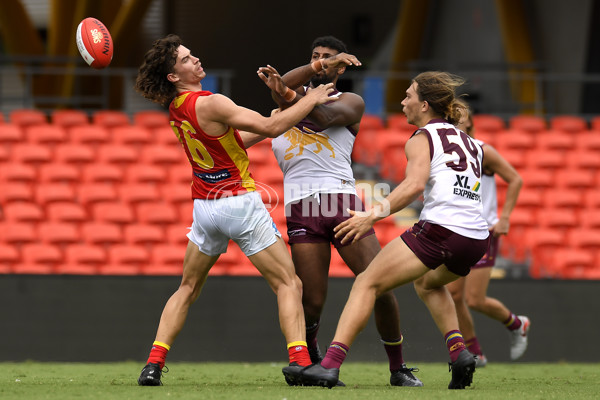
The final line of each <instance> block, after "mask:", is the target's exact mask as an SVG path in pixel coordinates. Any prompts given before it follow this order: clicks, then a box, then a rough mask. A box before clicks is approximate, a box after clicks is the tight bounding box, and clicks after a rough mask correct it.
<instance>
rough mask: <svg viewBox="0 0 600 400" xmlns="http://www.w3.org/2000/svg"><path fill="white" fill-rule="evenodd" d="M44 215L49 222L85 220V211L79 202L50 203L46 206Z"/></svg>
mask: <svg viewBox="0 0 600 400" xmlns="http://www.w3.org/2000/svg"><path fill="white" fill-rule="evenodd" d="M46 216H47V219H48V221H49V222H68V223H72V224H81V223H83V222H86V221H87V219H88V217H87V212H86V211H85V209H84V208H83V207H82V206H81V204H79V203H75V202H73V203H63V202H59V203H51V204H48V205H47V206H46Z"/></svg>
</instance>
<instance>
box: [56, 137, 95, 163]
mask: <svg viewBox="0 0 600 400" xmlns="http://www.w3.org/2000/svg"><path fill="white" fill-rule="evenodd" d="M95 159H96V153H95V149H94V148H93V146H88V145H85V144H78V143H71V142H69V143H64V144H61V145H58V146H56V148H55V149H54V160H55V161H57V162H64V163H69V164H75V165H77V166H83V165H85V164H89V163H92V162H94V161H95Z"/></svg>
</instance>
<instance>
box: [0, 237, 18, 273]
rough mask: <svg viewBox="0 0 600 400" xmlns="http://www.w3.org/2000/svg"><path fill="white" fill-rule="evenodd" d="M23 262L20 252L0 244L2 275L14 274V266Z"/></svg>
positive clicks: (0, 270) (0, 268)
mask: <svg viewBox="0 0 600 400" xmlns="http://www.w3.org/2000/svg"><path fill="white" fill-rule="evenodd" d="M20 260H21V256H20V255H19V252H18V251H17V249H16V248H15V247H14V246H8V245H6V244H3V243H0V274H9V273H12V272H13V266H14V265H15V264H17V263H18V262H19V261H20Z"/></svg>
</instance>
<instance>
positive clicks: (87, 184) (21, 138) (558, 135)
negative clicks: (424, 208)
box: [0, 110, 600, 279]
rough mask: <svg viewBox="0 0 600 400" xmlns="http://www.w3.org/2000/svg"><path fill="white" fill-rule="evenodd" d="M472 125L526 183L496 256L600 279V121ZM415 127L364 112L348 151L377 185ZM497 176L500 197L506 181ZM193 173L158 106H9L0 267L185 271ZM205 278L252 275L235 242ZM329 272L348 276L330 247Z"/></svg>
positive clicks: (491, 119) (400, 163)
mask: <svg viewBox="0 0 600 400" xmlns="http://www.w3.org/2000/svg"><path fill="white" fill-rule="evenodd" d="M3 117H4V116H3ZM474 121H475V132H476V137H478V138H481V139H482V140H485V141H486V142H488V143H490V144H492V145H493V146H494V147H496V148H497V149H498V151H499V152H500V153H501V154H502V155H503V156H504V157H505V158H506V159H508V160H509V162H511V163H512V164H513V165H514V166H515V167H516V168H517V169H518V171H519V172H520V174H521V175H522V177H523V179H524V186H523V189H522V191H521V195H520V197H519V201H518V204H517V207H516V208H515V210H514V212H513V215H512V217H511V231H510V233H509V235H508V236H507V237H505V238H503V239H502V240H501V249H500V254H501V256H502V257H504V258H505V259H506V260H507V261H508V262H510V263H515V264H518V265H527V266H528V273H529V275H530V276H531V277H533V278H554V279H600V272H599V271H600V262H599V261H600V190H598V189H597V187H598V186H599V184H600V157H599V156H598V150H600V117H598V118H595V119H593V120H591V121H590V122H589V123H588V121H586V120H584V119H582V118H579V117H574V116H568V115H561V116H556V117H553V118H550V119H548V120H545V119H543V118H540V117H533V116H526V115H520V116H514V117H512V118H510V119H508V120H506V121H505V120H503V119H501V118H499V117H497V116H493V115H474ZM413 131H414V129H413V127H412V126H411V125H409V124H408V123H407V122H406V118H405V117H404V116H403V115H390V116H388V118H387V119H382V118H380V117H378V116H374V115H366V116H365V117H364V118H363V121H362V123H361V130H360V132H359V134H358V136H357V139H356V143H355V147H354V151H353V154H352V159H353V162H354V163H355V165H359V166H363V167H365V168H368V169H369V170H371V171H373V172H374V174H376V176H377V179H376V180H375V181H373V182H372V183H371V184H374V183H375V182H377V181H385V182H388V183H390V184H391V185H392V186H394V185H396V184H397V183H399V182H400V181H401V180H402V179H403V177H404V170H405V168H406V157H405V155H404V145H405V143H406V141H407V140H408V138H409V137H410V135H411V134H412V132H413ZM248 153H249V155H250V160H251V167H250V169H251V171H252V173H253V175H254V178H255V179H256V181H257V182H260V183H262V184H266V185H268V186H269V190H271V191H273V193H270V192H269V193H266V192H265V193H263V194H264V195H265V196H268V197H269V201H270V203H269V204H270V206H271V207H273V205H274V204H275V203H273V202H272V197H273V195H275V196H278V197H279V204H278V205H277V207H274V208H273V209H272V210H271V212H272V216H273V219H274V221H275V222H276V224H277V225H278V227H279V229H280V231H281V232H282V234H283V236H284V237H285V238H287V234H286V226H285V217H284V215H283V205H282V198H283V193H282V190H283V186H282V185H281V179H282V174H281V172H280V170H279V166H278V165H277V162H276V160H275V157H274V156H273V154H272V152H271V149H270V140H265V141H263V142H260V143H259V144H257V145H255V147H252V148H250V149H249V150H248ZM358 179H360V177H358ZM497 181H498V191H499V194H500V195H499V206H500V207H501V206H502V204H503V195H504V193H505V191H506V184H504V183H503V182H502V181H501V180H500V179H498V180H497ZM190 183H191V170H190V167H189V163H188V161H187V159H186V158H185V156H184V154H183V152H182V149H181V145H180V143H179V141H178V139H177V137H176V136H175V135H174V133H173V131H172V130H171V129H170V127H169V126H168V121H167V116H166V114H165V113H164V112H162V111H141V112H137V113H134V114H133V115H132V116H131V117H130V116H129V115H127V114H126V113H124V112H120V111H104V112H100V111H98V112H95V113H93V114H89V115H88V114H86V113H85V112H83V111H76V110H58V111H54V112H52V114H50V115H46V114H44V113H42V112H37V111H35V110H16V111H13V112H11V113H10V116H9V118H3V121H2V123H1V124H0V185H1V187H2V191H0V206H1V211H2V213H1V214H0V227H1V231H0V273H3V274H6V273H16V274H20V273H23V274H82V275H88V274H115V275H129V274H146V275H148V274H150V275H152V274H155V275H179V274H180V273H181V263H182V260H183V256H184V254H185V248H186V245H187V237H186V236H185V235H186V233H187V228H188V227H189V226H190V224H191V207H192V202H191V188H190ZM263 186H264V185H263ZM417 215H418V212H417V211H415V213H414V215H413V216H412V217H411V218H416V217H417ZM384 221H385V222H382V223H381V224H378V225H377V226H376V231H377V234H378V238H379V240H380V241H381V242H382V244H385V243H387V242H389V241H390V240H393V239H394V238H395V237H397V236H398V235H399V234H400V233H401V232H402V231H403V230H404V229H405V228H406V227H407V226H409V225H410V224H412V221H411V219H410V218H388V219H386V220H384ZM211 274H212V275H219V274H220V275H234V276H236V275H249V276H254V275H258V271H257V270H256V268H254V266H253V265H252V264H251V263H250V261H248V260H247V258H246V257H244V256H243V254H242V253H241V250H240V249H239V248H238V246H237V245H235V244H233V243H231V244H230V246H229V251H228V253H227V254H224V255H222V256H221V258H220V259H219V261H218V262H217V264H216V265H215V266H214V267H213V270H212V271H211ZM330 274H331V276H340V277H345V276H351V275H352V274H351V272H350V271H349V269H348V268H347V267H346V266H345V264H344V262H343V260H342V259H341V257H340V256H339V255H338V254H337V252H336V251H335V250H334V249H332V262H331V269H330Z"/></svg>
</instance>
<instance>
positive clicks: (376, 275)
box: [303, 238, 429, 387]
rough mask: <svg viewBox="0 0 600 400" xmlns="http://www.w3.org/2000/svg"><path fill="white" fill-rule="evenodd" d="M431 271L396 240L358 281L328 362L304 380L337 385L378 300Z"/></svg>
mask: <svg viewBox="0 0 600 400" xmlns="http://www.w3.org/2000/svg"><path fill="white" fill-rule="evenodd" d="M427 271H429V269H428V268H427V267H426V266H424V265H423V264H422V263H421V261H419V259H418V258H417V257H416V256H415V255H414V254H413V253H412V251H410V249H409V248H408V247H407V246H406V245H405V244H404V242H403V241H402V239H400V238H397V239H394V241H392V242H390V243H389V244H388V245H387V246H386V247H385V248H383V250H381V252H379V254H377V256H376V257H375V258H374V259H373V262H372V263H371V264H370V265H369V267H368V268H367V269H366V270H365V272H363V273H362V274H360V275H359V276H357V277H356V280H355V282H354V285H353V286H352V291H351V292H350V296H349V298H348V301H347V302H346V305H345V307H344V310H343V311H342V315H341V317H340V320H339V322H338V326H337V329H336V333H335V336H334V339H333V341H332V342H331V345H330V346H329V348H328V349H327V353H326V354H325V358H324V359H323V361H322V362H321V364H320V365H318V364H317V365H313V366H311V367H309V368H307V369H306V370H305V371H304V372H303V378H304V379H305V380H306V381H309V382H314V383H315V384H318V385H320V386H328V387H331V386H333V385H335V383H336V382H337V380H338V377H339V367H340V366H341V364H342V363H343V362H344V359H345V358H346V354H347V352H348V349H349V347H350V346H351V345H352V343H353V342H354V340H355V339H356V336H357V335H358V333H359V332H361V331H362V330H363V329H364V327H365V326H366V324H367V323H368V321H369V318H370V316H371V313H372V312H373V308H374V306H375V300H376V299H377V297H379V296H381V295H382V294H383V293H385V292H388V291H390V290H392V289H393V288H395V287H398V286H400V285H403V284H405V283H408V282H411V281H413V280H415V279H417V278H418V277H420V276H422V275H423V274H425V273H426V272H427Z"/></svg>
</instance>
